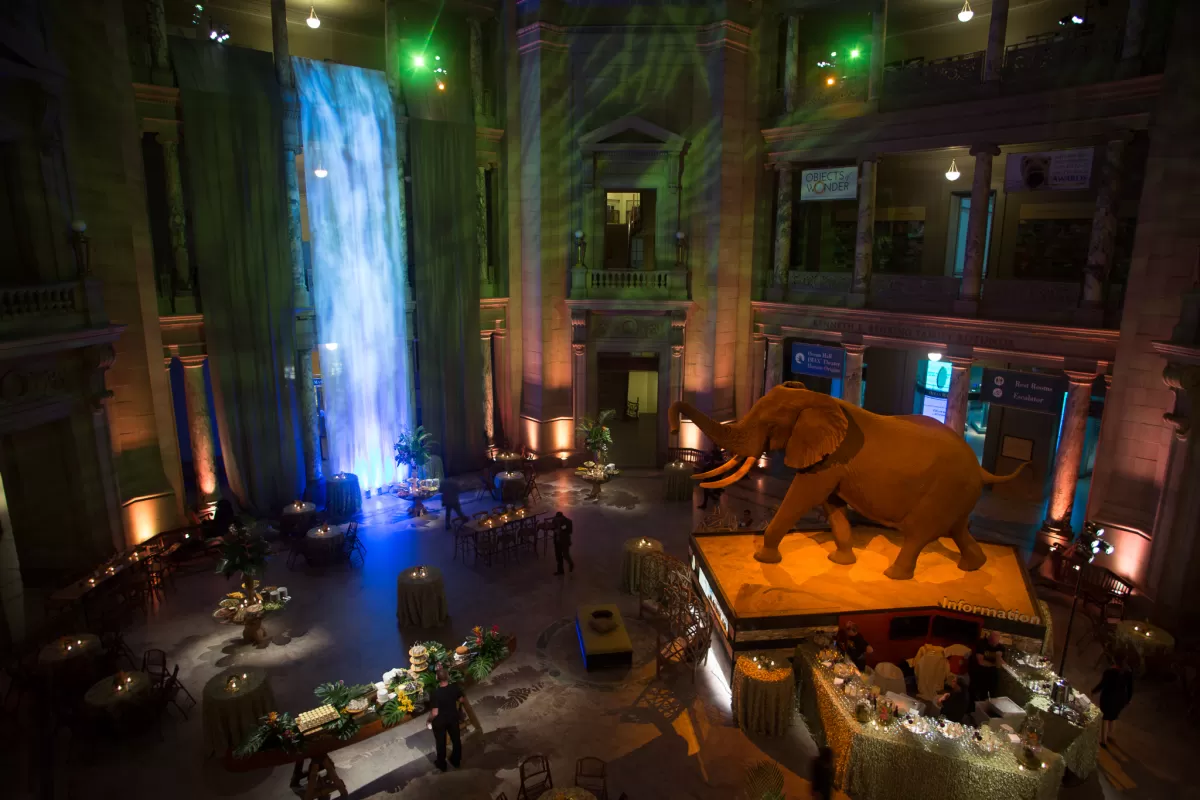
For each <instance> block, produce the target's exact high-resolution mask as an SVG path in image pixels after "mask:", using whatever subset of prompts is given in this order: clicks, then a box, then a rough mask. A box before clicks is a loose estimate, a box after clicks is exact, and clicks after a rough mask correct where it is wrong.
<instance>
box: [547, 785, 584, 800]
mask: <svg viewBox="0 0 1200 800" xmlns="http://www.w3.org/2000/svg"><path fill="white" fill-rule="evenodd" d="M537 800H596V795H594V794H592V793H591V792H589V791H588V790H587V789H580V788H579V787H578V786H571V787H570V788H562V789H547V790H546V791H544V792H542V793H541V794H540V795H538V799H537Z"/></svg>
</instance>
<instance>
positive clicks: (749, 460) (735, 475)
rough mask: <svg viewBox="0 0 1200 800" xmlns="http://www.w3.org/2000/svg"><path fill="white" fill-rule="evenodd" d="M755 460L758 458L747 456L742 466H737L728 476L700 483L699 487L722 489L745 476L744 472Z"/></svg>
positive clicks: (747, 470)
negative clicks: (736, 469)
mask: <svg viewBox="0 0 1200 800" xmlns="http://www.w3.org/2000/svg"><path fill="white" fill-rule="evenodd" d="M757 460H758V459H757V458H754V457H753V456H751V457H750V458H747V459H746V460H745V462H743V463H742V466H741V467H739V468H738V471H737V472H735V473H733V474H732V475H730V476H729V477H728V478H722V479H721V480H719V481H716V482H714V483H702V484H700V488H701V489H724V488H725V487H726V486H729V485H730V484H731V483H737V482H738V481H740V480H741V479H742V478H743V477H745V475H746V473H747V472H749V471H750V468H751V467H753V466H754V462H755V461H757Z"/></svg>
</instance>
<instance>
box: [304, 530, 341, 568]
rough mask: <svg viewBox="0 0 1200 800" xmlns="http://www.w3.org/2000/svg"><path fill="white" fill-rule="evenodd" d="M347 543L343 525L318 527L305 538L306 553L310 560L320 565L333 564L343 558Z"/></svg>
mask: <svg viewBox="0 0 1200 800" xmlns="http://www.w3.org/2000/svg"><path fill="white" fill-rule="evenodd" d="M345 541H346V529H345V527H344V526H341V525H318V526H317V527H315V528H312V529H310V530H309V531H308V533H307V534H305V536H304V552H305V554H306V555H307V556H308V558H309V560H311V561H315V562H317V563H319V564H331V563H333V562H335V561H340V560H341V558H342V555H341V553H342V545H343V544H344V543H345Z"/></svg>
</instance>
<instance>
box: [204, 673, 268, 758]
mask: <svg viewBox="0 0 1200 800" xmlns="http://www.w3.org/2000/svg"><path fill="white" fill-rule="evenodd" d="M201 701H202V703H203V705H202V709H203V717H204V752H205V754H206V755H223V754H225V753H226V752H228V751H229V750H232V749H233V748H235V747H237V746H238V745H240V744H241V743H242V742H243V741H245V739H246V736H247V735H248V734H249V733H250V732H251V731H253V730H254V729H255V728H257V727H258V720H259V718H260V717H262V716H263V715H265V714H268V713H270V712H271V711H274V710H275V694H274V692H272V691H271V680H270V678H269V677H267V673H266V672H264V671H263V670H261V669H258V668H256V667H244V668H234V669H227V670H225V671H224V672H220V673H218V674H217V675H214V676H213V677H212V678H210V679H209V681H208V683H206V684H204V692H203V694H201Z"/></svg>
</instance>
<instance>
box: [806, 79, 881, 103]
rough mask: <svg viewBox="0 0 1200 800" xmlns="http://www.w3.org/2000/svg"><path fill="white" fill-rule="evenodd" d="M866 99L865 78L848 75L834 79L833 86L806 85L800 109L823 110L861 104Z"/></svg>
mask: <svg viewBox="0 0 1200 800" xmlns="http://www.w3.org/2000/svg"><path fill="white" fill-rule="evenodd" d="M866 99H867V76H866V75H849V76H846V77H842V78H836V77H835V78H834V82H833V84H828V83H824V84H820V85H812V84H810V85H807V86H805V87H804V93H803V96H802V97H801V98H800V103H799V105H800V107H801V108H807V109H814V108H824V107H825V106H833V105H838V104H839V103H862V102H865V101H866Z"/></svg>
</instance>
